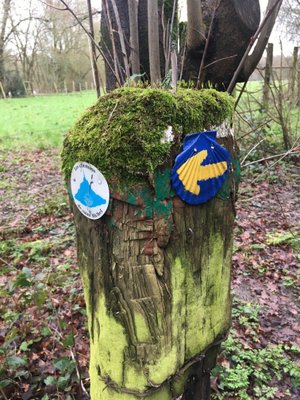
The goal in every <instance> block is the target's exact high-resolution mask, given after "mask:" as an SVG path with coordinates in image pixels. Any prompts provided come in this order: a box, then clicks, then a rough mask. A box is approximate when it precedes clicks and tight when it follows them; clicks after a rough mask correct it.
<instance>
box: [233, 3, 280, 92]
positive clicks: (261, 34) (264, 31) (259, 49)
mask: <svg viewBox="0 0 300 400" xmlns="http://www.w3.org/2000/svg"><path fill="white" fill-rule="evenodd" d="M281 4H282V0H269V3H268V7H267V13H266V15H265V17H264V19H263V21H262V23H261V24H260V26H259V27H258V29H257V31H256V33H255V35H254V36H253V37H252V38H251V40H250V43H249V45H248V47H247V49H246V51H245V54H244V55H243V57H242V59H241V61H240V63H239V66H238V67H237V69H236V70H235V72H234V75H233V77H232V79H231V82H230V84H229V86H228V88H227V92H228V93H232V91H233V89H234V86H235V84H236V82H237V80H238V78H239V76H240V74H241V73H242V75H243V80H245V81H247V80H248V78H249V76H250V75H251V74H252V72H253V71H254V69H255V67H256V65H257V63H258V61H259V60H260V58H261V56H262V54H263V52H264V49H265V47H266V44H267V42H268V40H269V37H270V34H271V32H272V29H273V26H274V23H275V20H276V17H277V14H278V12H279V9H280V6H281ZM257 39H258V40H257ZM256 40H257V44H256V46H255V48H254V51H253V54H251V56H249V53H250V50H251V49H252V47H253V45H254V43H255V41H256Z"/></svg>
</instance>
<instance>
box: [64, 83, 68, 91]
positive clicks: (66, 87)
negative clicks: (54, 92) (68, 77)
mask: <svg viewBox="0 0 300 400" xmlns="http://www.w3.org/2000/svg"><path fill="white" fill-rule="evenodd" d="M64 91H65V93H68V86H67V82H66V81H65V80H64Z"/></svg>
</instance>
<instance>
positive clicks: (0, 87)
mask: <svg viewBox="0 0 300 400" xmlns="http://www.w3.org/2000/svg"><path fill="white" fill-rule="evenodd" d="M0 90H1V93H2V96H3V98H4V99H6V94H5V91H4V88H3V85H2V82H1V81H0Z"/></svg>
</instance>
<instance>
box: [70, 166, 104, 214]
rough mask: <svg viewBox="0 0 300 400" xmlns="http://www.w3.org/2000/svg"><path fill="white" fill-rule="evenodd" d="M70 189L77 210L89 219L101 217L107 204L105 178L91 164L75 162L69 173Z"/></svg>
mask: <svg viewBox="0 0 300 400" xmlns="http://www.w3.org/2000/svg"><path fill="white" fill-rule="evenodd" d="M71 191H72V196H73V200H74V202H75V204H76V206H77V208H78V209H79V211H80V212H81V213H82V214H83V215H85V216H86V217H87V218H89V219H98V218H101V217H102V216H103V215H104V214H105V212H106V210H107V207H108V204H109V188H108V184H107V182H106V179H105V178H104V176H103V175H102V174H101V172H100V171H99V170H98V169H97V168H96V167H94V166H93V165H92V164H88V163H87V162H84V161H82V162H77V163H76V164H75V165H74V167H73V170H72V174H71Z"/></svg>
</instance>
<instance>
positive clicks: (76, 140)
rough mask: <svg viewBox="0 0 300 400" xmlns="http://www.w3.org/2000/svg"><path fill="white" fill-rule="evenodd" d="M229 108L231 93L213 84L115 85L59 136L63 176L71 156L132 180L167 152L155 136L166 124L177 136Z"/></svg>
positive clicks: (216, 118) (206, 125) (205, 125)
mask: <svg viewBox="0 0 300 400" xmlns="http://www.w3.org/2000/svg"><path fill="white" fill-rule="evenodd" d="M232 109H233V102H232V98H230V97H229V95H227V94H226V93H221V92H217V91H216V90H214V89H204V90H200V91H196V90H192V89H179V90H178V92H177V93H171V92H168V91H166V90H162V89H153V88H149V89H139V88H121V89H118V90H116V91H114V92H112V93H110V94H108V95H106V96H103V97H101V98H100V99H99V100H98V101H97V103H96V104H95V105H94V106H92V107H91V108H90V109H88V111H87V112H86V113H85V114H84V115H83V116H82V118H81V119H80V120H79V121H78V122H77V124H76V125H75V127H74V129H73V130H71V132H70V133H69V135H68V136H67V137H66V138H65V141H64V148H63V152H62V160H63V170H64V173H65V177H66V179H68V178H69V177H70V174H71V170H72V168H73V165H74V164H75V163H76V162H78V161H86V162H90V163H92V164H94V165H95V166H96V167H98V168H99V169H100V170H101V172H102V173H104V174H105V175H106V177H108V178H109V177H112V176H114V177H118V178H119V179H120V180H121V181H122V182H130V181H134V182H136V181H138V180H139V178H141V177H145V176H147V175H148V174H151V173H153V172H154V171H155V170H156V168H157V167H158V166H160V165H162V164H164V162H165V161H166V160H167V159H168V158H169V156H170V153H171V147H172V144H170V143H162V141H161V139H162V136H163V134H164V131H165V130H166V129H167V127H168V126H170V125H171V126H172V127H173V130H174V131H175V132H177V134H178V135H180V137H181V139H182V138H183V137H184V135H186V134H188V133H192V132H195V131H201V130H204V129H207V128H209V127H210V126H211V125H218V124H220V123H221V122H222V121H224V120H225V119H226V118H227V117H229V116H230V115H231V113H232Z"/></svg>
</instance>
